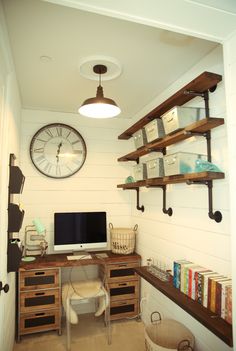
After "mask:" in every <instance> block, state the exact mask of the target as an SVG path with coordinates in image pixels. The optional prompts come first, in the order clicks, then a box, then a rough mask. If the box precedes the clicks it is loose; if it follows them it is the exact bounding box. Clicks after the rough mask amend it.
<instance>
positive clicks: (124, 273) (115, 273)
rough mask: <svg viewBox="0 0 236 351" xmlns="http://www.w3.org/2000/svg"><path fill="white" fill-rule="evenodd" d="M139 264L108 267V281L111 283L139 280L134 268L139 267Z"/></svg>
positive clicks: (131, 263) (120, 264)
mask: <svg viewBox="0 0 236 351" xmlns="http://www.w3.org/2000/svg"><path fill="white" fill-rule="evenodd" d="M138 266H139V263H138V262H130V263H119V264H112V265H108V266H107V279H108V281H109V282H110V283H111V282H116V281H119V282H121V281H124V280H126V281H127V280H138V279H139V277H138V275H137V274H136V273H135V271H134V267H138Z"/></svg>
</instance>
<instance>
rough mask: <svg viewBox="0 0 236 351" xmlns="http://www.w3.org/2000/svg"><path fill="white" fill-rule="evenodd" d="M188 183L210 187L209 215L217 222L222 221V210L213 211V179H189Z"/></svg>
mask: <svg viewBox="0 0 236 351" xmlns="http://www.w3.org/2000/svg"><path fill="white" fill-rule="evenodd" d="M186 183H187V184H188V185H191V184H203V185H206V186H207V188H208V216H209V218H210V219H214V221H216V223H220V222H221V221H222V218H223V216H222V214H221V212H220V211H215V212H213V201H212V199H213V195H212V188H213V182H212V180H205V181H190V180H189V181H187V182H186Z"/></svg>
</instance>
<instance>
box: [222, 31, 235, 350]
mask: <svg viewBox="0 0 236 351" xmlns="http://www.w3.org/2000/svg"><path fill="white" fill-rule="evenodd" d="M224 62H225V80H226V89H227V100H226V102H227V115H228V118H227V121H228V123H227V131H228V136H229V137H228V145H229V156H228V157H229V172H230V211H231V213H232V216H231V221H230V228H231V232H232V240H231V254H232V276H233V277H235V274H236V256H235V248H236V237H235V234H234V232H235V218H234V214H235V213H236V199H235V193H236V167H235V162H236V139H235V135H236V119H235V114H236V105H235V100H236V85H235V76H236V33H234V34H233V35H232V36H231V37H230V38H229V39H228V40H227V41H226V42H225V45H224ZM235 291H236V281H235V280H233V306H235V305H236V293H235ZM233 320H234V321H236V309H235V308H233ZM233 338H234V340H236V325H235V323H234V325H233ZM235 349H236V346H235Z"/></svg>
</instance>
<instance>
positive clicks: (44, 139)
mask: <svg viewBox="0 0 236 351" xmlns="http://www.w3.org/2000/svg"><path fill="white" fill-rule="evenodd" d="M86 153H87V151H86V145H85V142H84V139H83V138H82V136H81V135H80V133H79V132H78V131H77V130H75V129H74V128H72V127H70V126H68V125H66V124H62V123H53V124H48V125H47V126H45V127H43V128H41V129H39V130H38V132H37V133H36V134H35V135H34V136H33V138H32V140H31V143H30V157H31V160H32V162H33V164H34V166H35V167H36V168H37V169H38V170H39V171H40V172H41V173H43V174H44V175H46V176H48V177H51V178H67V177H70V176H71V175H73V174H75V173H76V172H78V170H79V169H80V168H81V167H82V166H83V164H84V161H85V158H86Z"/></svg>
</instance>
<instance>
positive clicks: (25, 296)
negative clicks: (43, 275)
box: [20, 289, 61, 313]
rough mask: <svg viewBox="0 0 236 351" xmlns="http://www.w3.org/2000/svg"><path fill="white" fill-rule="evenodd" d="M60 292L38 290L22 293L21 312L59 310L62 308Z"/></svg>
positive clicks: (55, 290)
mask: <svg viewBox="0 0 236 351" xmlns="http://www.w3.org/2000/svg"><path fill="white" fill-rule="evenodd" d="M60 298H61V297H60V290H59V289H49V290H37V291H30V292H21V294H20V311H21V312H24V313H25V312H32V311H36V310H43V309H50V308H58V307H59V306H60Z"/></svg>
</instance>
